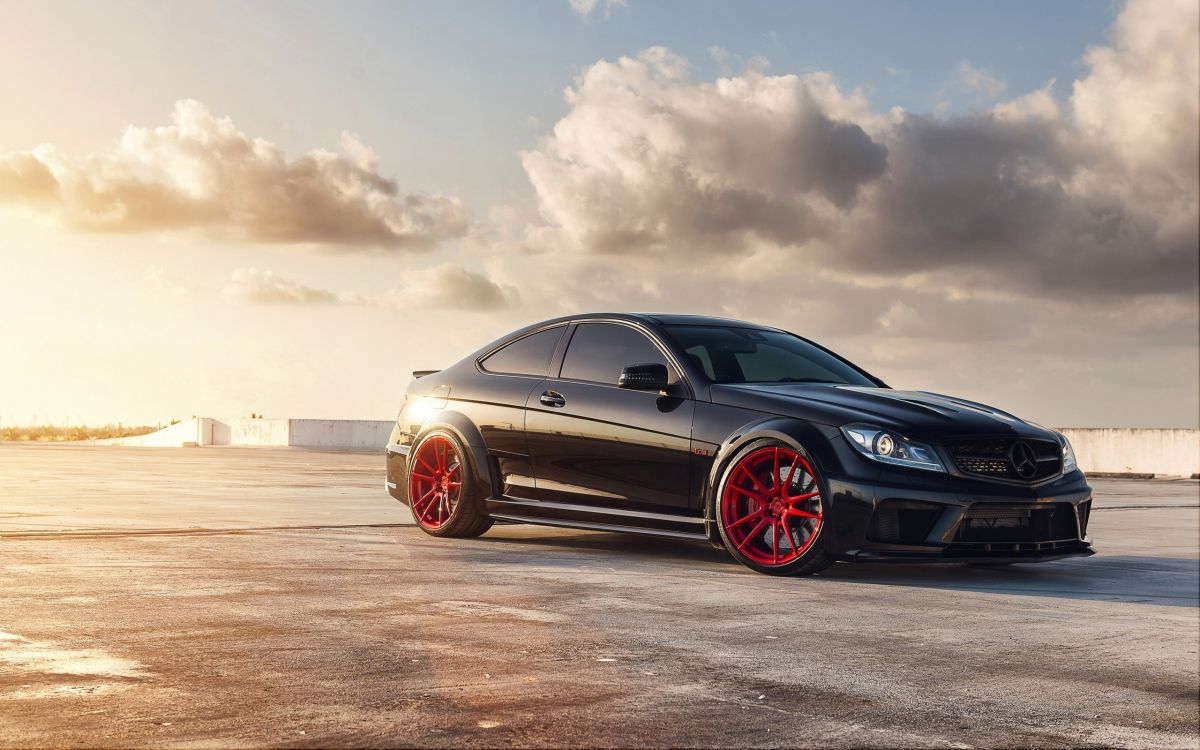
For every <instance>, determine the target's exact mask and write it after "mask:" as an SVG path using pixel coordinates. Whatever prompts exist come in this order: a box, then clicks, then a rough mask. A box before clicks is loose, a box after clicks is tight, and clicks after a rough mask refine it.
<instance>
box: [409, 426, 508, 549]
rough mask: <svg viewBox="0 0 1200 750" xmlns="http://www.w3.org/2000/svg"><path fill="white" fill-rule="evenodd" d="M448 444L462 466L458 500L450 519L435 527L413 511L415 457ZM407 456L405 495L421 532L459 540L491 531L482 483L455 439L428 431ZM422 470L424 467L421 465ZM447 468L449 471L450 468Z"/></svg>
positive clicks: (468, 455) (439, 431)
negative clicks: (408, 457)
mask: <svg viewBox="0 0 1200 750" xmlns="http://www.w3.org/2000/svg"><path fill="white" fill-rule="evenodd" d="M447 444H448V445H449V446H451V447H452V449H453V451H454V454H455V456H456V458H457V461H458V464H459V465H460V466H461V471H459V472H458V473H459V474H460V475H461V484H460V485H459V487H458V488H457V489H458V498H457V500H456V501H454V502H453V504H452V510H451V511H450V513H449V516H448V517H446V518H444V519H442V518H439V519H437V520H438V521H440V522H439V523H436V524H435V523H433V522H432V521H428V520H427V519H426V518H424V514H422V516H421V517H419V516H418V513H417V510H416V509H415V508H413V488H414V486H415V482H417V481H420V480H417V479H414V473H416V472H417V471H418V468H417V466H418V456H427V455H428V452H429V450H430V449H431V448H438V447H444V446H445V445H447ZM423 449H425V451H424V452H423ZM410 456H411V458H410V459H409V466H408V476H407V477H406V485H407V490H406V494H407V496H408V506H409V508H410V509H411V510H412V511H413V519H414V520H415V521H416V523H417V526H418V527H419V528H420V529H421V530H422V531H424V532H425V533H426V534H429V535H430V536H437V537H454V538H460V539H461V538H470V537H477V536H480V535H481V534H483V533H484V532H486V531H487V530H488V529H490V528H492V523H493V521H492V519H491V518H490V517H489V516H488V515H487V508H486V506H485V505H484V497H485V493H483V492H482V491H481V487H482V483H481V482H480V481H479V474H478V472H476V470H475V465H474V462H473V460H472V456H471V452H470V451H469V450H468V449H467V448H466V446H464V445H463V442H462V441H461V440H460V439H459V438H458V435H456V434H454V433H453V432H451V431H450V430H446V429H434V430H430V431H429V432H427V433H425V434H424V435H422V436H421V439H420V440H419V441H417V443H416V444H415V445H414V446H413V449H412V453H411V454H410ZM421 468H425V465H424V464H421ZM449 468H451V470H452V467H449Z"/></svg>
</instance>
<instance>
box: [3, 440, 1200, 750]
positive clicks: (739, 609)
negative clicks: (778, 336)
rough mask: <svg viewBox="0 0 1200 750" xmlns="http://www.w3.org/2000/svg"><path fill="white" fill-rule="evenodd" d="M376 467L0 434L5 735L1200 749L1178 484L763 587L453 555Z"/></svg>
mask: <svg viewBox="0 0 1200 750" xmlns="http://www.w3.org/2000/svg"><path fill="white" fill-rule="evenodd" d="M381 485H382V457H381V456H377V455H364V454H345V453H315V452H304V451H297V450H287V449H236V448H209V449H191V450H189V449H177V450H172V449H136V448H90V447H67V446H18V445H0V582H2V585H0V746H4V747H34V746H39V747H40V746H63V747H72V746H101V747H128V746H166V747H173V746H186V747H207V746H238V747H262V746H272V747H276V746H286V747H304V746H322V747H324V746H441V747H460V746H497V745H527V746H545V747H550V746H553V747H559V746H564V745H569V746H588V747H592V746H612V747H631V746H650V747H658V746H672V747H675V746H731V747H734V746H736V747H742V746H797V745H804V746H828V747H862V746H882V747H994V746H1006V747H1009V746H1018V745H1019V746H1028V747H1081V746H1082V747H1112V746H1122V747H1147V748H1150V747H1153V748H1160V747H1182V748H1194V747H1197V746H1200V740H1198V739H1197V738H1198V726H1197V722H1198V721H1200V712H1198V689H1200V676H1198V675H1200V662H1198V660H1200V656H1198V653H1197V643H1198V641H1200V620H1198V609H1197V606H1198V597H1200V567H1198V565H1200V563H1198V556H1200V552H1198V545H1200V540H1198V534H1200V522H1198V521H1200V495H1198V487H1200V485H1198V484H1197V482H1195V481H1177V482H1162V481H1154V482H1148V481H1121V480H1097V481H1096V482H1094V485H1095V488H1096V492H1097V502H1096V510H1095V512H1094V514H1093V516H1092V536H1093V538H1094V540H1095V543H1096V546H1097V549H1098V550H1099V554H1097V555H1096V556H1095V557H1092V558H1087V559H1082V560H1066V561H1061V562H1056V563H1048V564H1044V565H1031V566H1016V567H1011V568H1003V569H985V568H967V567H963V566H911V565H904V566H891V565H888V566H884V565H878V566H870V565H837V566H835V567H834V568H832V569H830V570H829V571H827V572H826V573H825V574H823V575H821V576H817V577H814V578H807V579H779V578H771V577H768V576H760V575H757V574H755V573H752V572H750V571H748V570H746V569H744V568H742V567H740V566H739V565H737V564H735V563H733V562H732V561H731V560H730V559H729V558H728V557H726V556H725V555H724V554H722V553H721V552H719V551H717V550H714V549H712V548H711V547H709V546H707V545H703V544H692V543H682V542H672V541H659V540H649V539H643V538H637V537H630V536H624V535H613V534H602V533H589V532H576V531H570V530H558V529H540V528H535V527H524V526H503V527H496V528H494V529H493V530H492V531H490V532H488V534H487V535H485V536H484V537H482V538H481V539H477V540H469V541H459V540H439V539H433V538H431V537H428V536H426V535H425V534H423V533H421V532H420V531H419V530H418V529H416V528H413V527H412V526H411V525H409V520H410V519H409V517H408V515H407V513H406V512H405V511H404V509H403V507H402V506H400V505H399V504H397V503H396V502H395V501H393V500H391V499H390V498H389V497H388V496H387V495H386V493H384V491H383V490H382V487H381Z"/></svg>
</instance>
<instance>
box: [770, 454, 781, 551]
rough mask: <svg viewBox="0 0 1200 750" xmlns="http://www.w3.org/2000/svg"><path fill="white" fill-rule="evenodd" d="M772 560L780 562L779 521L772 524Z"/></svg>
mask: <svg viewBox="0 0 1200 750" xmlns="http://www.w3.org/2000/svg"><path fill="white" fill-rule="evenodd" d="M775 455H776V456H778V455H779V449H778V448H776V449H775ZM771 560H772V562H775V563H778V562H779V522H778V521H773V522H772V523H771Z"/></svg>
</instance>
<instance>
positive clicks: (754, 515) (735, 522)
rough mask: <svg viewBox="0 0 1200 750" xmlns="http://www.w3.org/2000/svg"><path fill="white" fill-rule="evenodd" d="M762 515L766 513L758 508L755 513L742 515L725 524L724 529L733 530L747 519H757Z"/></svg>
mask: <svg viewBox="0 0 1200 750" xmlns="http://www.w3.org/2000/svg"><path fill="white" fill-rule="evenodd" d="M764 515H766V514H765V513H763V512H762V511H761V510H760V511H758V512H757V513H751V514H750V515H748V516H743V517H742V518H739V519H738V520H736V521H734V522H733V523H731V524H729V525H728V526H726V527H725V530H726V531H733V530H734V529H736V528H737V527H739V526H741V525H742V524H744V523H747V522H749V521H757V520H758V519H760V518H762V517H763V516H764Z"/></svg>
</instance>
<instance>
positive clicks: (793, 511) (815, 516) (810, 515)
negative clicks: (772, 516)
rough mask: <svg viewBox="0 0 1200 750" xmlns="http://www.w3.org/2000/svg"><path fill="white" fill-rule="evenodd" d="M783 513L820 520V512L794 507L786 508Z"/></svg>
mask: <svg viewBox="0 0 1200 750" xmlns="http://www.w3.org/2000/svg"><path fill="white" fill-rule="evenodd" d="M784 513H785V514H786V515H789V516H795V517H796V518H812V519H814V520H817V521H819V520H821V514H820V513H809V512H808V511H806V510H796V509H795V508H788V509H787V510H785V511H784Z"/></svg>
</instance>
